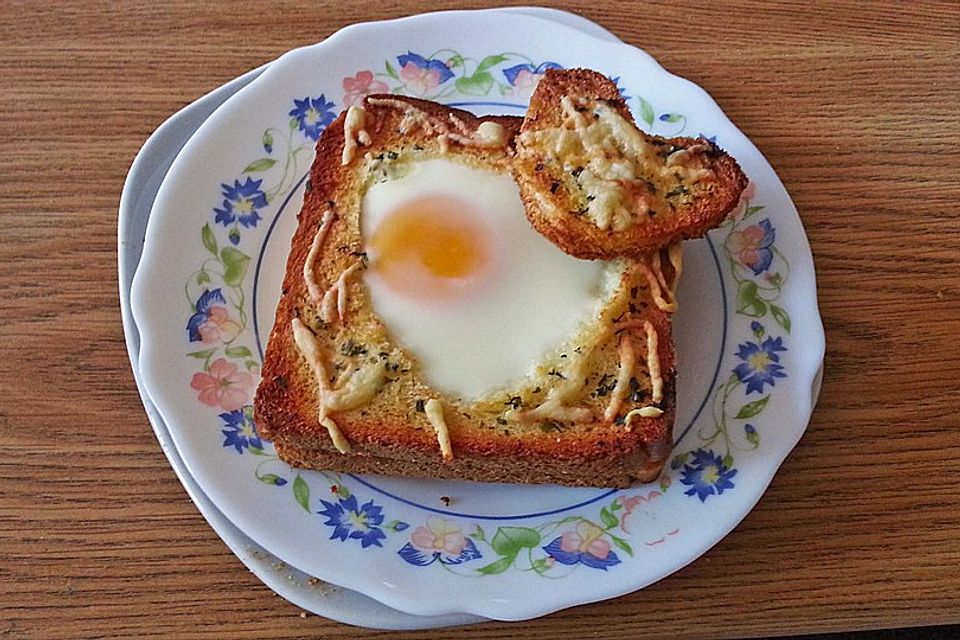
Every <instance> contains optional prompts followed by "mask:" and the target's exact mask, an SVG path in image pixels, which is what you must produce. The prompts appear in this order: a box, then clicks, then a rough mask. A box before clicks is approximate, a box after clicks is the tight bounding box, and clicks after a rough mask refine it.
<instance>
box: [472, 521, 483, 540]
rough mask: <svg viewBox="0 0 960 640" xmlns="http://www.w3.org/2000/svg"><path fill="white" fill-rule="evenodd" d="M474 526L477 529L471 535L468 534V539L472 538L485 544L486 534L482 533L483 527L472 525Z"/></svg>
mask: <svg viewBox="0 0 960 640" xmlns="http://www.w3.org/2000/svg"><path fill="white" fill-rule="evenodd" d="M474 526H475V527H476V528H477V530H476V531H474V532H473V533H471V534H470V537H471V538H473V539H474V540H482V541H484V542H486V540H487V534H486V533H484V532H483V527H481V526H480V525H478V524H477V525H474Z"/></svg>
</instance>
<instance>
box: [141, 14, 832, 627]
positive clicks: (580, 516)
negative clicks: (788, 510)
mask: <svg viewBox="0 0 960 640" xmlns="http://www.w3.org/2000/svg"><path fill="white" fill-rule="evenodd" d="M454 49H455V50H456V51H453V50H454ZM434 52H439V53H434ZM508 52H509V53H508ZM548 62H554V63H558V64H560V65H562V66H566V67H570V66H589V67H593V68H597V69H600V70H601V71H603V72H605V73H607V74H609V75H611V76H613V77H618V78H619V82H620V85H621V86H622V87H624V89H625V91H626V93H627V94H628V95H629V96H630V99H629V103H630V105H631V107H632V108H633V109H634V111H635V113H636V115H637V121H638V122H640V123H641V124H642V125H643V126H646V127H647V128H649V129H652V130H653V131H654V132H655V133H662V134H664V135H675V134H678V133H681V132H682V133H689V134H694V135H696V134H698V133H704V134H706V135H708V136H716V137H717V141H718V143H719V144H720V145H721V146H723V147H724V148H726V149H728V150H729V151H730V152H732V153H733V154H734V155H735V156H736V157H737V158H738V160H740V162H741V165H742V166H743V167H744V169H745V171H746V172H747V173H748V175H750V177H751V178H752V180H753V182H754V187H753V188H751V190H750V191H751V192H755V193H753V195H752V196H751V198H750V201H749V202H748V203H746V206H745V211H744V212H743V213H742V214H741V216H738V218H737V219H736V221H735V222H733V223H731V224H730V225H728V226H726V227H724V228H722V229H720V230H718V231H716V232H714V234H713V235H712V236H711V239H710V240H709V241H700V242H693V243H689V246H688V250H687V256H688V257H687V263H688V271H687V275H686V276H685V280H684V283H683V285H682V287H681V292H680V296H681V303H682V304H683V305H684V308H683V310H682V311H681V313H680V314H678V316H677V318H676V324H675V329H676V338H677V345H678V353H679V359H680V368H681V371H682V372H683V374H684V376H683V378H682V379H681V380H680V383H679V389H678V399H679V404H680V406H679V417H678V421H677V431H676V439H677V441H678V445H677V456H676V458H675V459H674V461H673V463H672V464H671V465H670V468H669V469H668V470H667V472H666V473H665V474H664V476H663V477H662V478H661V481H660V483H658V484H655V485H648V486H643V487H635V488H633V489H630V490H626V491H608V490H590V489H567V488H559V487H529V486H526V487H525V486H497V485H482V484H471V483H455V482H434V481H416V480H407V479H399V478H382V477H374V476H350V475H344V476H342V477H340V476H335V475H333V474H320V473H313V472H297V471H295V470H291V469H289V468H288V467H286V465H284V464H282V463H280V462H279V461H277V460H276V459H275V457H274V456H273V451H272V448H271V447H270V445H269V444H268V443H265V442H262V441H260V440H258V439H257V438H256V437H255V436H253V435H252V434H251V433H250V429H251V425H250V423H249V420H248V418H247V414H248V412H247V411H245V408H246V407H247V406H248V405H249V402H250V398H251V397H252V392H253V387H254V385H255V382H256V379H255V377H256V376H255V374H256V371H257V366H258V359H259V352H260V348H262V345H261V344H258V342H259V341H258V336H262V335H266V332H267V331H268V330H269V324H270V320H271V318H272V313H273V305H274V304H275V301H276V299H277V297H278V288H279V280H280V276H281V275H282V269H283V259H284V257H285V254H286V248H287V244H288V241H289V237H290V235H291V234H292V232H293V228H294V224H295V220H294V218H295V213H296V210H297V208H298V207H299V203H300V199H301V197H302V192H301V191H300V185H301V182H302V177H303V175H304V173H305V171H306V169H307V167H308V166H309V162H310V157H309V156H310V155H311V149H312V140H311V139H307V137H306V135H307V134H309V135H311V137H312V135H313V134H316V133H317V131H316V127H313V126H311V125H310V122H309V121H304V122H303V123H301V120H300V119H299V118H298V117H297V116H299V115H301V114H302V113H303V111H304V110H305V108H306V107H305V106H304V104H305V103H304V102H303V101H304V99H305V98H310V103H309V105H307V106H312V107H313V108H314V110H315V111H317V112H318V113H319V114H320V115H321V118H320V122H321V123H323V122H325V121H326V120H327V118H326V117H325V114H326V111H328V110H329V111H330V112H333V111H335V110H337V109H339V108H341V107H342V106H343V105H344V104H345V103H348V102H349V101H350V100H351V98H355V97H356V93H357V92H356V91H355V89H356V88H357V87H358V86H366V87H368V88H372V89H376V90H380V89H382V87H381V86H380V85H379V84H375V83H377V82H382V83H383V84H385V85H386V86H388V87H389V88H391V89H394V88H396V87H397V86H398V85H400V84H404V85H405V86H406V88H407V90H408V91H414V92H417V93H424V94H425V95H427V97H435V98H438V99H440V100H442V101H445V102H448V103H459V104H464V106H466V107H467V108H471V109H474V110H476V111H483V112H493V111H500V112H512V113H518V112H521V111H522V109H523V106H522V105H523V103H524V101H525V100H526V98H527V97H528V91H527V87H526V85H528V83H529V81H530V80H532V79H533V76H534V75H535V74H536V73H537V71H538V70H541V69H542V68H543V67H544V65H545V64H546V63H548ZM478 65H479V66H478ZM381 69H382V70H383V71H382V74H383V75H382V77H374V78H370V77H369V76H367V75H366V74H365V73H360V72H363V71H367V70H372V71H379V70H381ZM478 69H479V70H478ZM345 79H348V80H349V81H348V82H346V83H344V80H345ZM475 94H483V95H475ZM295 100H296V102H295ZM329 103H333V105H331V106H329V107H328V106H327V105H328V104H329ZM288 124H289V126H288ZM268 149H269V150H268ZM277 159H279V161H277ZM251 176H252V177H251ZM241 178H242V179H241ZM235 181H236V182H235ZM222 184H226V185H227V186H226V187H221V185H222ZM237 192H241V193H245V194H246V195H247V196H248V199H249V200H250V201H252V202H253V203H254V204H255V205H256V206H255V211H256V215H247V216H244V217H242V218H237V217H236V213H235V212H234V211H233V204H234V202H225V201H231V200H236V198H237ZM261 193H262V194H264V195H265V196H266V199H267V200H268V202H267V203H266V204H264V203H263V199H262V198H261V197H260V194H261ZM217 211H220V212H221V213H219V214H218V213H217ZM218 215H219V218H220V221H219V222H218V220H217V216H218ZM231 218H233V219H231ZM220 222H226V224H220ZM244 222H245V223H246V226H244V225H243V223H244ZM215 290H216V291H217V293H214V291H215ZM204 291H208V292H209V293H208V295H206V296H203V301H204V302H205V304H203V305H201V308H200V309H199V310H197V309H195V308H194V305H195V304H196V303H197V302H198V300H200V298H201V296H202V294H203V293H204ZM221 296H222V298H221ZM221 299H222V300H223V302H221ZM132 307H133V311H134V314H135V317H136V320H137V323H138V325H139V326H140V329H141V332H142V336H143V350H142V353H141V361H140V366H141V372H142V374H143V379H144V382H145V383H146V386H147V388H148V390H149V392H150V395H151V396H152V397H153V399H154V401H155V402H156V404H157V407H158V409H159V410H160V412H161V414H162V416H163V418H164V420H165V421H166V423H167V425H168V426H169V428H170V434H171V436H172V438H173V440H174V442H175V444H176V447H177V449H178V450H179V452H180V454H181V455H182V457H183V460H184V462H185V464H186V465H187V467H188V469H189V471H190V473H191V475H192V476H193V477H194V478H195V479H196V481H197V482H198V484H199V485H200V487H201V488H202V489H203V491H204V492H205V493H206V494H207V495H208V496H209V497H210V498H211V500H212V501H213V502H214V503H215V504H216V506H217V507H218V508H219V509H220V510H221V511H222V512H223V513H224V515H226V517H227V518H229V519H230V520H231V521H232V522H233V523H234V524H236V525H237V526H238V527H239V528H240V529H241V530H243V532H244V533H246V534H247V535H248V536H250V538H252V539H253V540H255V541H257V542H258V543H259V544H261V545H263V546H264V547H265V548H266V549H268V550H269V551H270V552H272V553H274V554H276V555H277V556H278V557H280V558H282V559H283V560H285V561H286V562H288V563H290V564H292V565H294V566H297V567H299V568H300V569H303V570H304V571H306V572H308V573H310V574H313V575H316V576H318V577H320V578H323V579H324V580H329V581H331V582H334V583H336V584H340V585H343V586H346V587H348V588H351V589H356V590H358V591H360V592H362V593H365V594H367V595H370V596H372V597H374V598H376V599H377V600H380V601H382V602H384V603H386V604H388V605H390V606H392V607H395V608H398V609H401V610H403V611H407V612H410V613H415V614H422V615H440V614H446V613H457V612H465V613H473V614H477V615H482V616H486V617H491V618H498V619H522V618H529V617H533V616H536V615H541V614H543V613H547V612H549V611H553V610H556V609H559V608H562V607H566V606H572V605H576V604H581V603H585V602H591V601H595V600H600V599H603V598H607V597H612V596H615V595H619V594H622V593H626V592H629V591H632V590H635V589H638V588H641V587H643V586H645V585H646V584H649V583H651V582H653V581H655V580H657V579H659V578H662V577H663V576H665V575H668V574H669V573H671V572H673V571H675V570H677V569H678V568H680V567H682V566H683V565H685V564H687V563H689V562H690V561H692V560H693V559H694V558H696V557H697V556H699V555H700V554H702V553H703V552H704V551H705V550H706V549H708V548H709V547H710V546H712V545H713V544H715V543H716V542H717V541H719V540H720V539H721V538H722V537H723V536H724V535H726V533H727V532H728V531H729V530H730V529H732V528H733V527H734V526H735V525H736V524H737V523H738V522H739V521H740V520H741V519H742V518H743V517H744V516H745V515H746V513H747V512H748V511H749V509H750V508H751V507H752V506H753V504H755V502H756V501H757V500H758V499H759V497H760V495H762V493H763V491H764V489H765V488H766V486H767V484H768V483H769V481H770V479H771V477H772V475H773V473H774V472H775V471H776V469H777V467H778V466H779V464H780V463H781V462H782V460H783V458H784V457H785V456H786V454H787V453H788V452H789V451H790V449H791V448H792V447H793V446H794V444H795V443H796V441H797V440H798V439H799V437H800V435H801V434H802V433H803V430H804V428H805V426H806V423H807V420H808V418H809V413H810V410H811V408H812V404H813V390H812V386H813V383H814V379H815V375H816V372H817V370H818V368H819V365H820V362H821V360H822V357H823V332H822V327H821V323H820V319H819V315H818V313H817V310H816V293H815V285H814V274H813V264H812V260H811V257H810V253H809V247H808V245H807V242H806V238H805V235H804V233H803V229H802V226H801V224H800V221H799V218H798V217H797V214H796V211H795V209H794V207H793V205H792V203H791V201H790V199H789V196H788V195H787V193H786V191H785V190H784V188H783V186H782V184H781V183H780V181H779V180H778V179H777V177H776V175H775V173H774V172H773V170H772V168H771V167H770V166H769V164H768V163H767V162H766V161H765V160H764V158H763V157H762V156H761V155H760V153H759V152H758V151H757V150H756V148H755V147H754V146H753V145H752V144H751V143H750V142H749V140H747V139H746V138H745V137H744V136H743V134H742V133H740V132H739V131H738V130H737V129H736V128H735V127H734V126H733V125H732V124H731V123H730V122H729V120H727V119H726V117H725V116H724V115H723V114H722V113H721V112H720V110H719V108H718V107H717V106H716V105H715V104H714V103H713V101H712V100H711V99H710V98H709V96H708V95H707V94H705V93H704V92H703V91H702V90H701V89H699V88H697V87H696V86H695V85H693V84H691V83H689V82H687V81H685V80H682V79H679V78H676V77H675V76H672V75H670V74H668V73H667V72H666V71H664V70H663V69H662V68H661V67H660V66H659V65H657V64H656V62H655V61H653V60H652V58H650V57H649V56H647V55H646V54H644V53H643V52H640V51H638V50H636V49H634V48H632V47H629V46H626V45H622V44H615V43H607V42H603V41H600V40H596V39H594V38H590V37H588V36H585V35H583V34H582V33H579V32H578V31H576V30H573V29H570V28H566V27H562V26H559V25H556V24H553V23H550V22H548V21H544V20H541V19H536V18H532V17H519V16H510V17H509V18H506V17H505V16H503V15H497V14H494V13H483V12H473V13H470V12H452V13H444V14H429V15H425V16H417V17H414V18H408V19H403V20H398V21H393V22H389V23H378V24H368V25H358V26H355V27H350V28H348V29H345V30H343V31H342V32H340V33H338V34H336V35H335V36H333V37H331V38H330V39H328V40H327V41H326V42H324V43H322V44H320V45H316V46H314V47H308V48H305V49H301V50H297V51H293V52H291V53H289V54H287V55H286V56H284V57H283V58H281V59H280V60H278V61H277V62H276V63H275V64H273V65H271V67H270V68H269V69H268V70H267V71H266V72H265V73H264V74H263V75H262V76H261V77H260V78H258V79H257V80H256V81H255V82H254V83H252V84H251V85H249V86H248V87H247V88H245V89H243V90H241V91H240V92H239V93H238V94H237V95H236V96H235V97H234V98H233V99H231V100H230V101H229V102H228V103H227V104H225V105H224V106H223V107H222V108H221V109H219V110H218V111H217V112H216V113H214V114H213V116H211V118H210V119H209V120H208V121H207V122H206V123H204V125H203V126H202V127H201V128H200V130H199V131H198V132H197V134H196V135H195V136H194V137H193V138H192V139H191V140H190V141H189V142H188V144H187V145H186V146H185V147H184V150H183V152H182V153H181V155H180V156H179V157H178V158H177V160H176V162H175V163H174V165H173V166H172V167H171V169H170V172H169V174H168V175H167V178H166V180H165V181H164V183H163V185H162V187H161V189H160V193H159V194H158V197H157V201H156V204H155V207H154V212H153V214H152V216H151V221H150V226H149V229H148V234H147V242H146V247H145V251H144V256H143V262H142V266H141V269H140V270H139V271H138V273H137V278H136V280H135V283H134V290H133V304H132ZM209 307H218V309H217V310H216V311H214V312H211V311H210V308H209ZM195 314H199V315H198V316H197V317H196V318H195V319H194V322H193V323H192V326H193V327H194V329H195V330H194V331H193V332H192V336H191V335H190V332H188V330H187V326H188V323H189V320H190V318H191V317H192V316H194V315H195ZM198 325H202V326H203V331H202V332H200V331H198V330H197V328H198ZM191 337H192V338H194V339H195V341H194V342H190V341H189V338H191ZM200 338H203V339H204V340H206V341H207V342H206V343H202V342H200V341H199V339H200ZM225 341H228V342H225ZM204 401H205V402H207V403H215V404H216V405H217V406H216V407H211V406H207V405H206V404H204ZM221 414H222V415H221ZM251 444H252V445H254V446H251ZM257 444H259V445H260V446H259V447H257V446H255V445H257ZM331 487H333V490H334V491H335V493H331ZM441 496H449V497H451V498H453V502H452V503H451V504H450V505H449V506H447V505H444V504H442V503H441V502H440V497H441ZM358 520H362V521H363V520H365V522H366V525H363V526H358V525H357V524H356V522H357V521H358ZM338 523H339V524H338ZM443 535H445V536H446V538H445V540H446V542H447V543H448V544H447V545H446V549H447V551H445V552H438V553H436V554H433V553H429V552H425V551H424V549H426V548H427V546H428V543H430V542H431V541H434V542H436V541H438V540H439V539H440V538H441V537H442V536H443ZM341 538H343V539H341ZM584 578H587V579H584ZM548 585H549V588H544V587H547V586H548ZM531 594H535V595H531Z"/></svg>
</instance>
